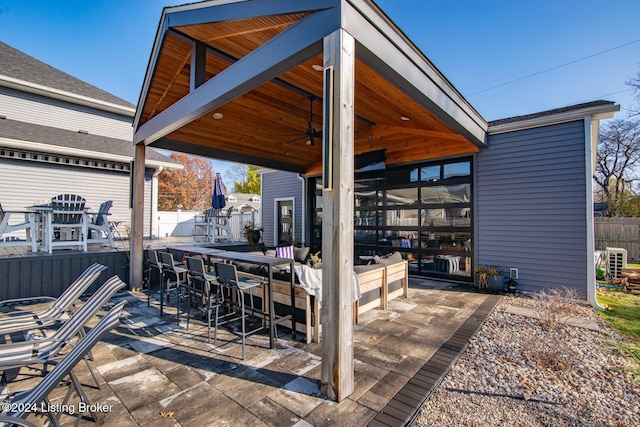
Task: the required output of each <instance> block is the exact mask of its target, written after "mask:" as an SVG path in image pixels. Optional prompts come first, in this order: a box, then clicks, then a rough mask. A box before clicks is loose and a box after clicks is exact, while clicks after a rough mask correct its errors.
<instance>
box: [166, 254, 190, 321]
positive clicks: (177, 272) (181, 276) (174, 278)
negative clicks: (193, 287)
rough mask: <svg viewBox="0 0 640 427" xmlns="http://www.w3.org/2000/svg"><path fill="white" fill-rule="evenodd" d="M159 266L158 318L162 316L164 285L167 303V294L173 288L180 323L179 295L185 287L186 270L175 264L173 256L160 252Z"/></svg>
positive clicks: (181, 265) (182, 266)
mask: <svg viewBox="0 0 640 427" xmlns="http://www.w3.org/2000/svg"><path fill="white" fill-rule="evenodd" d="M159 255H160V265H161V266H162V282H163V284H162V286H161V290H160V316H162V315H163V308H164V298H163V294H164V290H165V286H164V284H165V283H166V291H167V302H169V294H170V292H171V288H172V287H174V288H175V289H176V292H177V298H178V301H177V313H176V317H177V319H176V320H177V322H178V323H180V293H181V291H182V290H183V289H185V288H186V287H187V280H188V278H187V269H186V268H185V266H184V265H183V264H176V262H175V261H174V259H173V255H171V254H170V253H169V252H160V253H159Z"/></svg>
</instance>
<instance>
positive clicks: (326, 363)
mask: <svg viewBox="0 0 640 427" xmlns="http://www.w3.org/2000/svg"><path fill="white" fill-rule="evenodd" d="M324 67H325V70H326V69H327V68H328V67H333V91H332V96H330V97H329V98H332V99H327V96H325V99H324V103H325V114H324V116H325V117H324V123H323V132H324V134H325V135H328V134H329V133H330V134H331V139H332V141H331V144H330V145H331V149H330V150H327V148H328V147H325V152H326V154H325V158H324V159H323V162H325V166H327V162H330V163H328V164H329V166H328V167H326V168H325V171H326V173H329V174H331V178H332V179H331V180H330V182H332V188H331V189H325V190H323V195H322V204H323V205H322V206H323V208H322V215H323V218H322V314H321V318H322V328H323V329H322V330H323V333H322V334H323V336H322V371H321V388H322V392H323V393H324V394H326V395H327V396H328V397H329V398H331V399H334V400H335V401H337V402H341V401H342V400H344V399H345V398H347V397H348V396H349V395H350V394H351V393H353V389H354V362H353V359H354V356H353V286H354V284H353V144H354V109H353V102H354V86H355V85H354V78H355V41H354V39H353V37H352V36H351V35H349V34H348V33H347V32H346V31H344V30H342V29H340V30H337V31H335V32H333V33H332V34H330V35H328V36H327V37H325V38H324ZM325 75H326V73H325ZM325 80H326V79H325ZM325 85H327V82H326V81H325ZM325 91H326V87H325ZM327 103H330V104H327ZM329 106H330V107H331V108H330V109H328V107H329ZM327 116H329V117H327ZM323 143H325V144H326V143H327V141H323Z"/></svg>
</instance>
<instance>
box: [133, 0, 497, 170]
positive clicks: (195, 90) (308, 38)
mask: <svg viewBox="0 0 640 427" xmlns="http://www.w3.org/2000/svg"><path fill="white" fill-rule="evenodd" d="M339 29H343V30H345V31H346V32H348V33H349V34H351V35H352V36H353V37H354V39H355V40H356V64H355V90H354V93H355V105H354V106H355V111H354V113H355V129H354V135H355V138H354V139H355V146H354V152H355V154H362V153H365V152H369V151H375V150H381V149H384V150H386V153H387V164H389V165H391V164H402V163H409V162H413V161H418V160H425V159H429V158H438V157H450V156H454V155H462V154H470V153H474V152H477V151H479V149H480V148H482V147H484V146H485V137H486V130H487V123H486V122H485V121H484V119H483V118H482V117H481V116H480V115H479V114H478V113H477V112H476V111H475V110H474V109H473V107H471V106H470V104H469V103H468V102H467V101H466V100H465V99H464V98H463V97H462V96H461V95H460V94H459V92H458V91H457V90H456V89H455V88H454V87H453V85H451V83H450V82H448V81H447V80H446V78H445V77H444V76H443V75H442V74H441V73H440V72H439V71H438V70H437V69H436V68H435V67H434V66H433V64H431V62H430V61H429V60H428V59H427V58H426V57H425V56H424V55H423V54H422V53H421V52H420V51H419V50H418V49H417V48H416V47H415V45H414V44H412V43H411V42H410V41H409V40H408V38H407V37H406V36H405V35H404V34H403V33H402V32H401V31H400V30H399V29H398V28H397V27H396V26H395V25H394V24H393V23H392V22H391V20H390V19H389V18H388V17H387V16H386V15H385V14H384V13H383V12H382V11H381V10H380V9H379V8H378V7H377V6H376V5H375V3H374V2H372V1H370V0H315V1H299V0H272V1H268V2H266V1H259V0H244V1H233V2H229V1H222V2H202V3H195V4H190V5H185V6H178V7H173V8H165V10H164V11H163V14H162V18H161V22H160V25H159V27H158V33H157V35H156V40H155V44H154V47H153V51H152V53H151V57H150V61H149V65H148V68H147V72H146V75H145V81H144V85H143V88H142V91H141V95H140V100H139V103H138V109H137V111H136V115H135V119H134V129H135V135H134V143H136V144H138V143H144V144H146V145H149V146H153V147H158V148H163V149H167V150H173V151H181V152H186V153H190V154H197V155H200V156H205V157H212V158H219V159H223V160H230V161H235V162H241V163H249V164H255V165H259V166H263V167H266V168H272V169H278V170H288V171H292V172H298V173H305V174H312V173H318V172H319V171H320V170H321V165H322V153H321V147H320V144H313V142H314V141H313V139H314V138H310V137H309V134H310V132H308V131H307V129H308V128H309V122H311V124H312V127H313V129H316V130H317V129H320V128H321V126H322V115H321V114H320V112H321V111H322V108H321V105H322V93H323V91H322V89H323V83H322V72H321V70H322V69H321V68H320V71H317V70H314V68H313V67H314V66H316V67H317V66H318V65H320V66H321V65H322V64H323V39H324V38H325V37H326V36H328V35H330V34H331V33H333V32H335V31H337V30H339ZM312 108H313V114H312V113H311V109H312ZM214 112H215V113H220V114H222V118H219V119H216V118H214V117H213V114H212V113H214ZM218 117H219V116H218ZM407 119H408V120H407ZM307 140H309V142H311V144H309V145H308V144H305V142H307Z"/></svg>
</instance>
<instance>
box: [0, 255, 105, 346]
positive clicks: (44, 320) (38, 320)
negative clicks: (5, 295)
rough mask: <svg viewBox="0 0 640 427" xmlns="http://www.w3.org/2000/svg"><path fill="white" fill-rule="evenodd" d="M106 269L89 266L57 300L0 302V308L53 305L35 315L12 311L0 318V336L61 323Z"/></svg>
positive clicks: (98, 266)
mask: <svg viewBox="0 0 640 427" xmlns="http://www.w3.org/2000/svg"><path fill="white" fill-rule="evenodd" d="M106 268H107V267H106V266H104V265H102V264H97V263H96V264H92V265H90V266H89V267H88V268H87V269H86V270H85V271H84V272H83V273H82V274H81V275H80V276H78V278H77V279H76V280H75V281H74V282H73V283H72V284H71V285H70V286H69V287H68V288H67V289H65V291H64V292H63V293H62V295H60V296H59V297H58V298H52V297H48V296H39V297H33V298H21V299H9V300H4V301H0V306H2V305H7V304H12V305H16V304H22V303H27V302H33V301H35V300H53V303H52V304H51V305H50V306H49V307H48V308H46V309H44V310H42V311H39V312H37V313H33V312H25V311H13V312H11V313H9V314H7V315H6V316H5V317H2V318H0V334H11V333H14V332H20V331H26V330H29V329H39V328H43V327H47V326H50V325H53V324H55V323H57V322H60V321H63V320H64V319H65V316H66V315H68V314H70V313H71V312H72V311H73V304H74V303H75V301H76V300H77V299H78V298H80V295H82V294H83V293H84V292H85V291H86V290H87V289H88V288H89V286H91V284H92V283H93V282H94V281H95V280H96V279H97V278H98V276H100V274H101V273H102V271H103V270H106Z"/></svg>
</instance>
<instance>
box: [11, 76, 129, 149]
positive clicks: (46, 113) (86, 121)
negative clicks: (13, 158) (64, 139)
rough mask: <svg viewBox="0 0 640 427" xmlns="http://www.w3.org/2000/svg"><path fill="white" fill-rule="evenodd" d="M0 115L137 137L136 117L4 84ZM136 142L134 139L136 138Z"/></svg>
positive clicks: (58, 126)
mask: <svg viewBox="0 0 640 427" xmlns="http://www.w3.org/2000/svg"><path fill="white" fill-rule="evenodd" d="M0 115H4V116H6V117H7V119H11V120H17V121H21V122H27V123H35V124H38V125H43V126H50V127H55V128H60V129H66V130H70V131H73V132H77V131H78V130H80V129H83V130H86V131H88V132H89V133H90V134H94V135H102V136H106V137H109V138H118V139H124V140H125V141H133V127H132V125H131V123H132V121H133V118H132V117H128V116H124V115H119V114H115V113H109V112H106V111H102V110H97V109H95V108H90V107H86V106H82V105H77V104H71V103H68V102H64V101H60V100H57V99H52V98H46V97H44V96H38V95H35V94H32V93H26V92H20V91H17V90H13V89H8V88H5V87H0ZM132 143H133V142H132Z"/></svg>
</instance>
